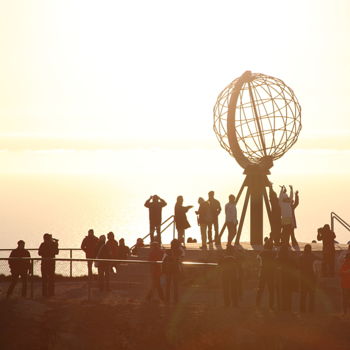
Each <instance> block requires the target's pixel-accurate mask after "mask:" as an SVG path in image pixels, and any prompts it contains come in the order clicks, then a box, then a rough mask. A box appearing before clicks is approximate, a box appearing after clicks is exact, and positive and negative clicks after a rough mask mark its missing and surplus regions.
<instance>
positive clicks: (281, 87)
mask: <svg viewBox="0 0 350 350" xmlns="http://www.w3.org/2000/svg"><path fill="white" fill-rule="evenodd" d="M247 74H248V75H247ZM244 75H246V76H245V77H244ZM230 113H231V118H230ZM232 116H233V117H232ZM228 121H229V122H231V124H232V125H231V124H228ZM230 128H231V131H230V130H228V129H230ZM300 130H301V107H300V105H299V103H298V100H297V98H296V97H295V95H294V92H293V90H292V89H291V88H289V87H288V86H287V85H286V84H285V83H284V82H283V81H282V80H280V79H277V78H274V77H271V76H267V75H264V74H260V73H251V72H249V71H248V72H246V73H244V74H243V75H242V76H241V77H239V78H237V79H235V80H234V81H233V82H231V84H229V85H228V86H226V88H225V89H224V90H223V91H222V92H221V93H220V95H219V96H218V99H217V102H216V104H215V106H214V131H215V134H216V137H217V139H218V140H219V142H220V145H221V147H223V148H224V149H225V150H226V151H227V152H228V153H230V155H231V156H233V157H234V158H236V160H237V162H238V163H239V164H240V165H241V166H242V167H243V168H247V167H248V166H250V165H255V164H260V163H261V162H262V160H263V159H264V158H269V159H271V160H276V159H278V158H281V157H282V156H283V155H284V154H285V153H286V152H287V151H288V150H289V149H290V148H291V147H292V146H293V144H294V143H295V142H296V141H297V139H298V135H299V133H300Z"/></svg>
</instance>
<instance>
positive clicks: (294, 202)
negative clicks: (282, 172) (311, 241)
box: [290, 191, 299, 247]
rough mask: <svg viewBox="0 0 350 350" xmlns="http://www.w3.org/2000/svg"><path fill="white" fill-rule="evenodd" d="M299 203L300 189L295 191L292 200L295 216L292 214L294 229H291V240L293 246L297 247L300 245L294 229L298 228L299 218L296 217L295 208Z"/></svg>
mask: <svg viewBox="0 0 350 350" xmlns="http://www.w3.org/2000/svg"><path fill="white" fill-rule="evenodd" d="M298 205H299V191H296V192H295V198H294V200H293V201H292V211H293V216H292V230H291V235H290V238H291V241H292V245H293V247H297V246H298V241H297V240H296V238H295V233H294V230H295V229H296V228H297V220H296V218H295V208H296V207H297V206H298Z"/></svg>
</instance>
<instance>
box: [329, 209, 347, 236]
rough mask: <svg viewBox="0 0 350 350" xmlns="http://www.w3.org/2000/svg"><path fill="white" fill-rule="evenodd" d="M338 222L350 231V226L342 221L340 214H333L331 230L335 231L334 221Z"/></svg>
mask: <svg viewBox="0 0 350 350" xmlns="http://www.w3.org/2000/svg"><path fill="white" fill-rule="evenodd" d="M335 220H337V221H338V222H339V223H340V224H341V225H342V226H343V227H345V228H346V229H347V230H348V231H350V224H348V223H347V222H346V221H345V220H344V219H342V218H341V217H340V216H339V215H338V214H336V213H334V212H333V211H332V212H331V229H332V231H334V221H335Z"/></svg>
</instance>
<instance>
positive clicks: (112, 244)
mask: <svg viewBox="0 0 350 350" xmlns="http://www.w3.org/2000/svg"><path fill="white" fill-rule="evenodd" d="M106 246H107V248H108V250H109V256H110V257H109V259H118V249H119V244H118V241H117V240H116V239H115V238H114V233H113V232H108V233H107V242H106ZM108 265H109V266H110V269H111V271H112V273H113V268H115V273H117V269H118V265H119V264H118V263H117V262H115V263H109V264H108Z"/></svg>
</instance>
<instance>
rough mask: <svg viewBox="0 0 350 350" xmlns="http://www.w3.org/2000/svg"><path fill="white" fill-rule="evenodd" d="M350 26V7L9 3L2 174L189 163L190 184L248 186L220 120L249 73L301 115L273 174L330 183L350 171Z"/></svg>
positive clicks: (1, 10)
mask: <svg viewBox="0 0 350 350" xmlns="http://www.w3.org/2000/svg"><path fill="white" fill-rule="evenodd" d="M349 18H350V2H349V1H348V0H332V1H331V0H327V1H326V0H303V1H299V0H292V1H283V0H278V1H272V0H266V1H261V0H256V1H248V0H245V1H234V0H230V1H220V0H217V1H203V0H202V1H191V0H186V1H182V0H177V1H166V0H161V1H154V0H149V1H143V0H142V1H141V0H140V1H132V0H128V1H116V0H113V1H104V0H98V1H88V0H82V1H74V0H68V1H65V0H58V1H54V0H42V1H38V0H31V1H28V0H22V1H20V0H11V1H5V0H0V120H1V131H0V162H1V169H0V173H10V174H11V173H47V172H50V173H60V172H64V173H79V174H88V173H101V172H102V173H113V172H118V173H121V172H124V173H125V174H128V173H130V174H131V173H133V174H135V173H138V174H140V176H143V177H147V176H148V175H149V173H150V171H151V173H152V172H153V173H155V172H156V171H157V170H156V169H157V167H158V165H159V166H161V167H162V168H166V169H170V170H171V172H170V173H172V174H173V175H174V176H176V175H177V173H179V172H180V170H179V169H178V166H177V165H178V164H179V162H182V163H183V169H185V170H184V171H186V173H187V174H189V175H188V176H191V174H195V175H196V174H198V173H200V172H203V171H208V173H209V174H212V175H213V177H215V175H216V174H219V173H223V172H226V174H227V172H228V171H230V170H229V169H233V170H232V171H233V173H234V174H238V175H237V176H240V177H239V179H241V178H242V175H241V173H242V170H241V169H240V168H239V166H238V165H237V164H236V163H235V162H234V160H232V159H230V158H229V156H228V155H227V154H225V152H224V151H223V150H221V149H220V147H219V145H218V143H217V141H216V138H215V136H214V134H213V131H212V120H213V115H212V110H213V106H214V104H215V101H216V98H217V96H218V94H219V93H220V92H221V90H223V89H224V87H225V86H226V85H227V84H228V83H230V82H231V81H232V80H233V79H234V78H236V77H238V76H240V75H241V74H242V73H243V72H244V71H245V70H251V71H253V72H260V73H264V74H268V75H272V76H275V77H278V78H280V79H282V80H284V81H285V83H286V84H287V85H289V86H290V87H291V88H292V89H293V90H294V92H295V94H296V96H297V98H298V99H299V102H300V104H301V106H302V124H303V129H302V132H301V134H300V137H299V141H298V142H297V143H296V145H295V146H294V147H293V148H292V149H291V150H290V151H289V152H288V154H287V155H286V156H285V157H283V158H282V159H281V160H279V161H278V162H276V165H275V167H274V168H273V174H274V175H275V176H276V177H277V176H281V177H282V178H281V181H283V176H284V175H286V174H295V173H298V174H299V175H300V174H301V175H302V174H305V175H307V174H308V175H310V174H318V176H319V175H324V176H325V177H324V181H325V185H326V186H328V184H329V183H331V182H332V179H333V178H332V177H331V174H342V175H344V174H350V118H349V117H350V104H349V96H350V84H349V81H350V65H349V62H350V21H349ZM150 164H152V165H153V164H154V165H156V167H154V168H153V170H150V169H149V166H150ZM121 165H122V167H121ZM204 165H209V166H207V168H208V170H205V167H204ZM210 165H214V166H210ZM181 171H183V170H182V169H181ZM283 174H284V175H283ZM193 176H194V175H193ZM196 181H200V177H196ZM321 183H322V182H321ZM334 186H337V184H334ZM342 186H344V182H342ZM346 190H347V189H346ZM347 191H348V190H347ZM340 192H341V191H340ZM310 197H312V196H311V194H310ZM328 207H329V209H328ZM328 207H327V208H325V212H329V211H330V210H331V209H332V208H333V204H329V205H328ZM344 208H345V207H344ZM345 210H347V209H346V208H345V209H344V211H345Z"/></svg>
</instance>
